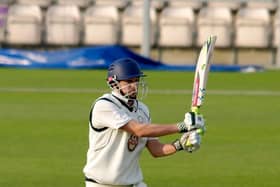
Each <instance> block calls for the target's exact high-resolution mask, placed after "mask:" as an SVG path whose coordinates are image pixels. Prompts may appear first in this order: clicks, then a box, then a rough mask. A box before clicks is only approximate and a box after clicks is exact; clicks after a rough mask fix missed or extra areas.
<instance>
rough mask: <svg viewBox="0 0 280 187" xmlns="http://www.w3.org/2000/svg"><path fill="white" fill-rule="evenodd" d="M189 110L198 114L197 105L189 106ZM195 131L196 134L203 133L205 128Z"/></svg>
mask: <svg viewBox="0 0 280 187" xmlns="http://www.w3.org/2000/svg"><path fill="white" fill-rule="evenodd" d="M191 111H192V112H194V113H196V114H199V106H193V107H192V108H191ZM196 132H197V133H198V134H200V135H203V134H204V132H205V130H204V129H196Z"/></svg>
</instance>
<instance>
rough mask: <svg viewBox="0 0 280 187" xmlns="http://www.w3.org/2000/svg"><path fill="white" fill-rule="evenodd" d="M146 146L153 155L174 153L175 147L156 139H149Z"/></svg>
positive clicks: (160, 155) (161, 155)
mask: <svg viewBox="0 0 280 187" xmlns="http://www.w3.org/2000/svg"><path fill="white" fill-rule="evenodd" d="M147 148H148V150H149V152H150V153H151V155H152V156H153V157H163V156H168V155H172V154H174V153H176V148H175V147H174V146H173V145H172V144H162V143H160V142H159V141H158V140H150V141H148V143H147Z"/></svg>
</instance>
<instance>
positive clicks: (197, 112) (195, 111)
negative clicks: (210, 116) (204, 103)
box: [191, 106, 199, 114]
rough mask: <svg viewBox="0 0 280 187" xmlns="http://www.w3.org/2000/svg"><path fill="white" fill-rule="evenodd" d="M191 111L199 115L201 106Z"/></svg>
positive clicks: (194, 107)
mask: <svg viewBox="0 0 280 187" xmlns="http://www.w3.org/2000/svg"><path fill="white" fill-rule="evenodd" d="M191 111H192V112H194V113H196V114H199V106H193V107H192V108H191Z"/></svg>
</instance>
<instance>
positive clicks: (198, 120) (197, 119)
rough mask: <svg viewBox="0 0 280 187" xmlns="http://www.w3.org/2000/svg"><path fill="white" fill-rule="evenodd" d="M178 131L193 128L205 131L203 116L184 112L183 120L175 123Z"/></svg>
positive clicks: (186, 130)
mask: <svg viewBox="0 0 280 187" xmlns="http://www.w3.org/2000/svg"><path fill="white" fill-rule="evenodd" d="M177 127H178V129H179V132H188V131H192V130H195V129H201V130H202V131H203V132H204V131H205V124H204V118H203V116H202V115H201V114H196V113H194V112H188V113H185V119H184V121H183V122H180V123H178V124H177Z"/></svg>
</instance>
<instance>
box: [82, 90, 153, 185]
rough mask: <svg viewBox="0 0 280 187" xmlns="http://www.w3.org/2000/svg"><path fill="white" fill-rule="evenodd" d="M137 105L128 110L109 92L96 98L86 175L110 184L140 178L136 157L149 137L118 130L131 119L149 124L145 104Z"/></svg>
mask: <svg viewBox="0 0 280 187" xmlns="http://www.w3.org/2000/svg"><path fill="white" fill-rule="evenodd" d="M136 105H137V106H136V107H135V110H134V111H130V110H129V109H128V108H127V107H126V106H125V105H124V104H122V103H121V102H120V101H119V100H118V99H117V98H116V97H115V96H113V95H112V94H105V95H103V96H102V97H100V98H99V99H97V101H96V103H95V104H94V107H93V110H92V112H91V124H90V125H89V149H88V152H87V162H86V166H85V167H84V170H83V171H84V173H85V176H86V177H88V178H91V179H94V180H96V181H97V182H98V183H100V184H111V185H130V184H136V183H138V182H141V181H142V180H143V176H142V171H141V168H140V166H139V156H140V153H141V151H142V150H143V148H144V147H145V145H146V143H147V140H148V138H143V137H142V138H139V137H136V136H135V135H133V134H130V133H128V132H126V131H123V130H121V129H120V127H122V126H123V125H125V124H127V122H128V121H130V120H132V119H134V120H136V121H138V122H142V123H145V124H149V123H150V117H149V110H148V108H147V107H146V105H144V104H143V103H142V102H138V103H136ZM143 125H144V124H143ZM94 129H95V130H94ZM96 129H97V130H96ZM98 129H99V130H98Z"/></svg>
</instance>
